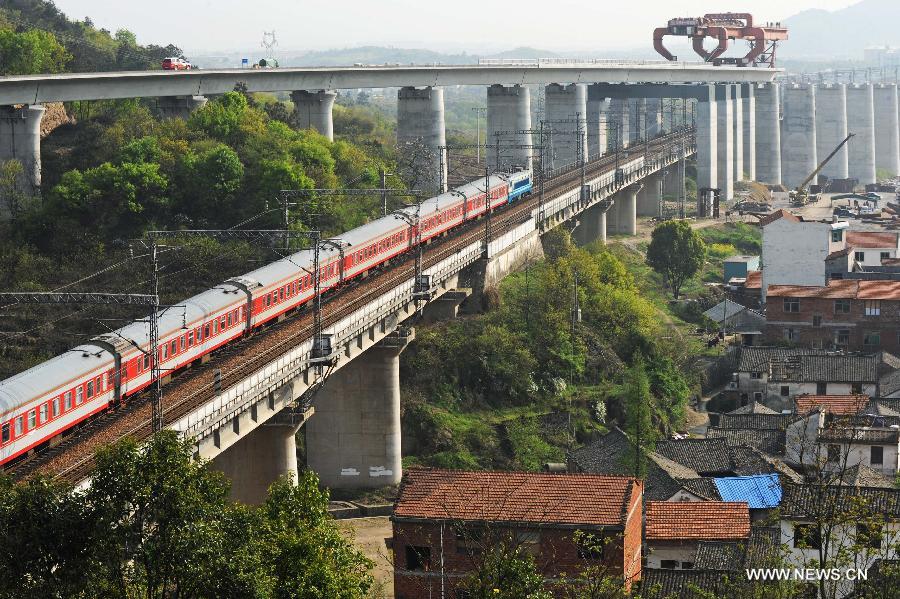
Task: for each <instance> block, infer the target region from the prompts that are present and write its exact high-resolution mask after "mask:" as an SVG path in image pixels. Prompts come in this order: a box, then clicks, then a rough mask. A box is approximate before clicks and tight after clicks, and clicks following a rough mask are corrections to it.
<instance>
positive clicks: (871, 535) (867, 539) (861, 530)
mask: <svg viewBox="0 0 900 599" xmlns="http://www.w3.org/2000/svg"><path fill="white" fill-rule="evenodd" d="M883 536H884V533H883V532H882V530H881V527H880V526H876V525H872V526H868V525H866V524H857V525H856V544H857V545H860V546H862V547H868V548H869V549H881V537H883Z"/></svg>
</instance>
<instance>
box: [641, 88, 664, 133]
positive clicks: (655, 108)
mask: <svg viewBox="0 0 900 599" xmlns="http://www.w3.org/2000/svg"><path fill="white" fill-rule="evenodd" d="M646 106H647V112H646V117H645V118H646V119H647V138H648V139H654V138H656V137H659V136H660V134H661V133H662V132H663V130H664V129H663V116H662V107H663V99H662V98H647V101H646Z"/></svg>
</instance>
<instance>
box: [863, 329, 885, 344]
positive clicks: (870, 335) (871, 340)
mask: <svg viewBox="0 0 900 599" xmlns="http://www.w3.org/2000/svg"><path fill="white" fill-rule="evenodd" d="M863 345H869V346H872V347H877V346H879V345H881V332H880V331H866V332H865V333H864V334H863Z"/></svg>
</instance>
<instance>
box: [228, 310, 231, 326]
mask: <svg viewBox="0 0 900 599" xmlns="http://www.w3.org/2000/svg"><path fill="white" fill-rule="evenodd" d="M228 326H231V312H229V313H228Z"/></svg>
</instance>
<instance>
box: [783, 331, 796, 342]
mask: <svg viewBox="0 0 900 599" xmlns="http://www.w3.org/2000/svg"><path fill="white" fill-rule="evenodd" d="M784 339H785V341H797V331H796V330H795V329H785V330H784Z"/></svg>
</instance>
